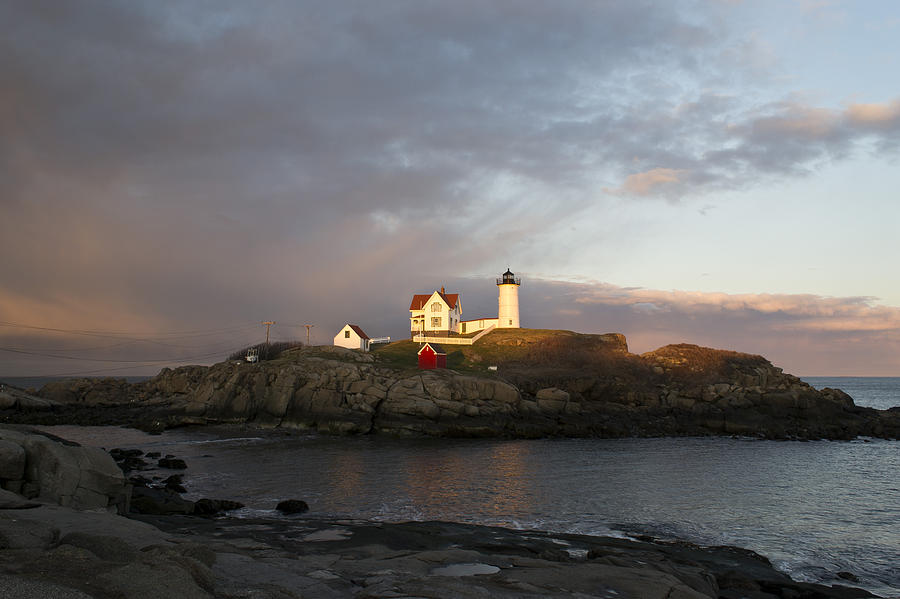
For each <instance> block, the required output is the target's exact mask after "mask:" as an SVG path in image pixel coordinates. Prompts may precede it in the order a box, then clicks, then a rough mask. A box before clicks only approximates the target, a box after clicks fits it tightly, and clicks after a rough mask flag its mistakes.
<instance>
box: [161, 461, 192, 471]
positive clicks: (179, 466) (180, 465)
mask: <svg viewBox="0 0 900 599" xmlns="http://www.w3.org/2000/svg"><path fill="white" fill-rule="evenodd" d="M156 465H157V466H159V467H160V468H168V469H169V470H184V469H186V468H187V464H186V463H185V462H184V460H182V459H179V458H160V459H159V461H157V463H156Z"/></svg>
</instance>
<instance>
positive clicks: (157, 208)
mask: <svg viewBox="0 0 900 599" xmlns="http://www.w3.org/2000/svg"><path fill="white" fill-rule="evenodd" d="M898 72H900V7H898V5H897V4H896V2H893V1H891V0H885V1H872V0H854V1H846V2H843V1H840V0H832V1H829V0H777V1H776V0H753V1H752V2H751V1H749V0H747V1H740V0H671V1H666V2H655V1H642V0H629V1H628V2H624V1H623V2H612V1H610V2H605V1H600V0H594V1H577V0H562V1H559V2H546V1H528V0H517V1H495V2H483V1H481V0H478V1H466V0H458V1H454V2H429V1H423V0H416V1H411V0H410V1H391V0H384V1H379V2H355V1H346V2H327V3H322V2H303V1H301V0H283V1H280V0H273V1H260V2H252V3H248V2H243V1H236V0H234V1H232V0H215V1H213V0H208V1H207V0H196V1H192V2H180V1H179V2H174V1H166V0H161V1H156V2H130V1H128V2H126V1H118V2H115V1H95V0H80V1H79V2H65V3H62V2H56V1H52V0H46V1H45V0H8V1H6V2H3V3H2V4H0V255H2V256H3V259H2V260H0V376H26V375H47V376H50V375H63V374H65V375H69V374H101V373H104V374H105V373H108V374H117V375H132V374H152V373H154V372H156V371H157V370H159V368H161V367H162V366H168V365H178V364H183V363H211V362H215V361H218V360H220V359H223V358H224V357H225V355H227V354H228V353H229V352H230V351H233V350H236V349H239V348H241V347H245V346H246V345H248V344H250V343H255V342H259V341H262V340H264V338H265V326H263V325H262V324H261V322H262V321H266V320H271V321H275V322H276V324H275V325H273V326H272V328H271V331H270V333H271V336H272V339H273V340H292V339H300V340H304V341H305V338H306V329H305V328H304V327H303V326H302V325H304V324H312V325H314V326H313V327H312V329H311V330H310V336H311V341H312V342H313V343H330V342H331V339H332V337H333V335H334V334H335V333H336V332H337V331H338V330H339V329H340V328H341V327H342V326H343V324H345V323H347V322H352V323H355V324H358V325H360V326H361V327H362V328H363V329H364V330H365V331H366V332H368V333H369V335H371V336H381V335H390V336H392V337H394V338H403V337H404V336H407V335H408V330H409V329H408V324H409V320H408V318H409V313H408V306H409V301H410V298H411V297H412V295H413V294H414V293H426V292H430V291H432V290H434V289H437V288H439V287H441V286H445V287H446V289H447V291H448V292H458V293H461V297H462V307H463V318H466V319H469V318H478V317H490V316H496V309H497V300H496V297H497V289H496V286H495V285H494V279H495V277H497V276H499V275H500V274H501V273H502V272H504V271H505V270H506V269H507V268H510V269H512V270H513V271H514V272H515V273H516V275H517V276H521V277H522V286H521V288H520V305H521V321H522V325H523V326H526V327H534V328H564V329H570V330H576V331H580V332H585V333H605V332H619V333H623V334H625V335H626V337H627V339H628V344H629V348H630V350H631V351H632V352H635V353H642V352H646V351H650V350H653V349H655V348H657V347H660V346H663V345H666V344H669V343H695V344H698V345H704V346H709V347H716V348H722V349H729V350H736V351H743V352H748V353H754V354H762V355H764V356H765V357H767V358H769V359H770V360H771V361H772V362H773V363H774V364H776V365H777V366H780V367H782V368H784V369H785V370H786V371H787V372H790V373H793V374H797V375H873V376H875V375H881V376H900V277H898V276H897V268H896V266H895V261H896V258H897V256H898V255H900V239H898V238H900V235H898V233H900V230H898V228H900V227H898V226H900V201H898V200H900V195H898V194H900V191H898V190H900V169H898V161H900V89H898V85H897V77H896V73H898Z"/></svg>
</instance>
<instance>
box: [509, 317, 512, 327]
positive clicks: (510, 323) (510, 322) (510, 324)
mask: <svg viewBox="0 0 900 599" xmlns="http://www.w3.org/2000/svg"><path fill="white" fill-rule="evenodd" d="M509 326H512V318H510V319H509Z"/></svg>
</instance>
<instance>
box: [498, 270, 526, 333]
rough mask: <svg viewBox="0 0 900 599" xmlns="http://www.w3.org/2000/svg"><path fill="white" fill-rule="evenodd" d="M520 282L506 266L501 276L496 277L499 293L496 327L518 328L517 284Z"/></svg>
mask: <svg viewBox="0 0 900 599" xmlns="http://www.w3.org/2000/svg"><path fill="white" fill-rule="evenodd" d="M521 284H522V280H521V279H517V278H516V275H514V274H513V273H511V272H510V270H509V269H508V268H507V269H506V272H505V273H503V276H502V277H500V278H499V279H497V289H499V290H500V295H499V297H498V298H497V302H498V304H499V306H498V310H497V328H498V329H518V328H519V285H521Z"/></svg>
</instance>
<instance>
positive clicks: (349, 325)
mask: <svg viewBox="0 0 900 599" xmlns="http://www.w3.org/2000/svg"><path fill="white" fill-rule="evenodd" d="M347 326H348V327H350V328H351V329H353V330H354V332H356V334H357V335H359V336H360V337H362V338H363V339H368V338H369V336H368V335H366V332H365V331H364V330H362V329H361V328H359V326H358V325H355V324H348V325H347Z"/></svg>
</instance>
